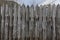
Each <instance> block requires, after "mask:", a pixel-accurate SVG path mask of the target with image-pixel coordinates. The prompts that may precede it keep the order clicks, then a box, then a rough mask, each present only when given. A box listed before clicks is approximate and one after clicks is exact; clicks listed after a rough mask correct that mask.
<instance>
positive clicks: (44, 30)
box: [42, 5, 46, 40]
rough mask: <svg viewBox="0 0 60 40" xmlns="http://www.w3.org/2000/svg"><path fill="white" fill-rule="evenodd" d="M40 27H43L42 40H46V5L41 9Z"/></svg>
mask: <svg viewBox="0 0 60 40" xmlns="http://www.w3.org/2000/svg"><path fill="white" fill-rule="evenodd" d="M42 27H43V40H46V5H44V7H43V22H42Z"/></svg>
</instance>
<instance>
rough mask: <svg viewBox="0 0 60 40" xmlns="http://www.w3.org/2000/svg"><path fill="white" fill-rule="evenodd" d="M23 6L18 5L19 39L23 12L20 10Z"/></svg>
mask: <svg viewBox="0 0 60 40" xmlns="http://www.w3.org/2000/svg"><path fill="white" fill-rule="evenodd" d="M20 10H21V8H20V5H19V6H18V27H17V32H18V33H17V36H18V40H20V38H21V12H20Z"/></svg>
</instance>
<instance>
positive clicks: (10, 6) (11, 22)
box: [9, 3, 13, 40]
mask: <svg viewBox="0 0 60 40" xmlns="http://www.w3.org/2000/svg"><path fill="white" fill-rule="evenodd" d="M12 12H13V6H12V3H10V4H9V19H10V20H9V21H10V22H9V40H12V38H13V29H12V28H13V13H12Z"/></svg>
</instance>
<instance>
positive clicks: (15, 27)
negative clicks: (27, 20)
mask: <svg viewBox="0 0 60 40" xmlns="http://www.w3.org/2000/svg"><path fill="white" fill-rule="evenodd" d="M13 16H14V21H13V25H14V26H13V40H15V39H17V38H16V36H17V35H16V33H17V4H14V14H13Z"/></svg>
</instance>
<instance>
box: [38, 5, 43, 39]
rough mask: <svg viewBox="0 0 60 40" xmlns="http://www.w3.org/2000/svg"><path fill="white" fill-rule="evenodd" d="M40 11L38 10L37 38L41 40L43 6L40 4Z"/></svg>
mask: <svg viewBox="0 0 60 40" xmlns="http://www.w3.org/2000/svg"><path fill="white" fill-rule="evenodd" d="M39 9H40V10H39V11H40V12H39V40H43V31H42V30H43V28H42V16H43V13H42V12H43V11H42V9H43V6H42V5H41V6H40V8H39Z"/></svg>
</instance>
